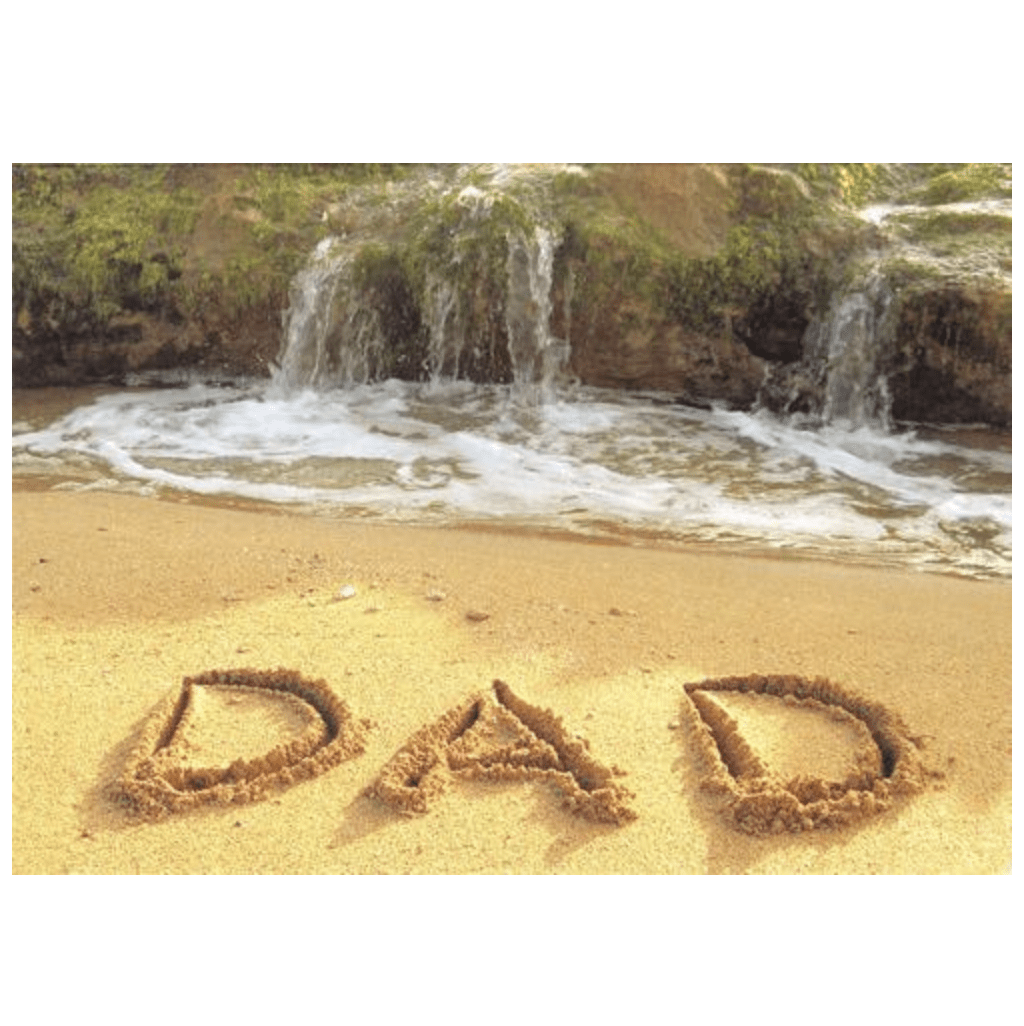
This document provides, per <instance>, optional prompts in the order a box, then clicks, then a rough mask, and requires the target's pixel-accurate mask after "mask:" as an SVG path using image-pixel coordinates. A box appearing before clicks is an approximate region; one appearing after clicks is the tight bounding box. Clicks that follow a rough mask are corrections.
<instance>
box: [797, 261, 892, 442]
mask: <svg viewBox="0 0 1024 1026" xmlns="http://www.w3.org/2000/svg"><path fill="white" fill-rule="evenodd" d="M891 306H892V293H891V291H890V290H889V287H888V285H887V284H886V282H885V280H884V279H883V278H882V277H881V276H880V275H878V274H877V273H873V274H871V275H870V276H869V277H868V279H867V281H866V282H864V283H863V284H861V285H860V286H859V287H858V288H857V289H855V290H853V291H850V292H846V293H845V294H842V295H840V296H839V297H838V298H837V300H836V301H834V302H833V305H832V309H831V310H830V312H829V315H828V316H827V317H826V318H825V319H824V320H823V321H817V322H812V323H811V325H810V326H809V327H808V329H807V333H806V335H805V336H804V360H805V361H808V362H810V363H811V364H812V365H813V366H816V367H818V368H820V371H821V372H822V373H823V375H824V384H823V397H822V409H821V414H822V419H823V420H824V422H825V423H826V424H841V425H843V426H844V427H846V428H858V427H865V426H872V427H876V428H882V429H884V430H890V429H891V428H892V418H891V413H890V411H891V406H892V400H891V397H890V394H889V387H888V383H887V380H886V374H885V371H884V357H885V354H886V353H887V352H888V350H889V349H890V347H891V344H892V341H893V332H892V327H893V326H892V319H891V318H890V317H889V313H890V309H891Z"/></svg>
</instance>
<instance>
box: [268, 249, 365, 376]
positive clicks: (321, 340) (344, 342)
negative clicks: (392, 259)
mask: <svg viewBox="0 0 1024 1026" xmlns="http://www.w3.org/2000/svg"><path fill="white" fill-rule="evenodd" d="M337 241H338V240H336V239H334V238H327V239H324V240H323V241H322V242H321V243H320V244H319V245H318V246H317V247H316V249H315V250H314V252H313V255H312V257H311V258H310V261H309V263H308V264H307V266H306V267H305V268H303V269H302V270H301V271H299V273H298V274H297V275H296V276H295V278H294V280H293V281H292V284H291V288H290V290H289V300H290V305H289V308H288V311H287V312H286V314H285V317H284V341H283V345H282V348H281V355H280V358H279V360H278V366H277V368H276V369H275V370H274V373H273V379H274V382H275V384H279V385H281V386H283V388H285V389H288V390H290V389H296V388H309V387H313V388H318V387H330V386H332V385H335V386H336V385H340V386H350V385H353V384H359V383H361V382H365V381H369V380H371V379H372V378H374V377H375V376H377V374H378V373H379V369H380V367H381V364H382V333H381V330H380V323H379V317H378V315H377V312H376V310H374V308H373V307H372V306H370V305H369V304H367V303H364V302H362V297H361V296H360V294H359V290H358V289H357V288H356V285H355V281H354V277H353V261H354V255H353V254H352V253H351V252H349V251H345V250H341V251H340V252H339V251H338V247H337V246H336V243H337Z"/></svg>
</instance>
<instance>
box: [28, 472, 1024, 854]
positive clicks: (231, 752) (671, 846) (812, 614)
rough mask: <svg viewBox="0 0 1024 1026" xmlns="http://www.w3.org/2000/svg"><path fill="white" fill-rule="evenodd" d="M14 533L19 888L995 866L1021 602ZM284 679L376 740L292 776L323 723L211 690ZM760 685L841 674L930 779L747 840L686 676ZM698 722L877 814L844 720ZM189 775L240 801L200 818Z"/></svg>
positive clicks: (321, 534)
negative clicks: (59, 880)
mask: <svg viewBox="0 0 1024 1026" xmlns="http://www.w3.org/2000/svg"><path fill="white" fill-rule="evenodd" d="M12 514H13V557H12V558H13V581H12V586H13V632H12V644H13V683H12V690H13V694H12V746H13V813H12V829H13V853H12V865H13V871H14V872H15V873H20V874H26V873H32V874H37V873H44V874H56V873H92V874H112V873H307V874H322V873H356V874H370V873H372V874H378V873H380V874H383V873H430V874H467V873H486V874H498V873H535V874H549V873H572V874H584V873H587V874H589V873H593V874H608V873H615V874H636V873H651V874H664V873H673V874H676V873H684V874H702V873H744V872H746V873H1001V872H1005V871H1007V870H1008V868H1009V865H1010V861H1011V587H1010V585H1009V584H1008V583H1006V582H984V581H973V580H963V579H956V578H950V577H942V576H938V575H928V574H917V573H910V572H905V571H899V570H883V569H868V568H862V567H853V566H844V565H835V564H829V563H822V562H813V561H807V560H799V559H790V558H782V557H774V558H757V557H751V556H737V555H727V554H719V553H709V552H707V551H706V550H704V551H680V550H678V549H665V548H656V547H650V546H648V547H642V546H632V545H611V544H596V543H592V542H585V541H580V540H571V539H564V538H554V537H539V536H535V535H533V536H527V535H522V534H516V533H510V532H498V531H490V530H487V531H485V530H469V529H455V528H446V529H427V528H412V527H407V528H403V527H397V526H382V525H377V524H369V523H360V522H353V521H341V522H339V521H330V520H326V519H318V518H314V517H309V516H301V515H291V514H285V513H281V512H278V511H264V510H257V509H252V508H243V507H238V508H231V507H228V506H221V507H216V508H215V507H212V506H209V505H201V504H196V503H190V502H184V501H170V500H165V499H157V498H154V497H140V496H130V495H117V494H109V493H100V492H69V491H38V490H31V489H28V488H22V487H20V486H19V483H18V482H15V490H14V494H13V503H12ZM342 589H346V590H345V591H342ZM279 668H280V669H284V670H287V671H290V672H291V674H292V675H293V676H294V677H296V678H298V677H301V679H302V680H304V681H322V682H323V684H324V685H325V686H326V688H327V689H328V691H329V693H330V694H332V695H333V696H335V697H336V698H337V699H338V700H339V701H340V702H341V703H343V704H344V706H345V708H346V709H347V710H348V711H349V712H350V713H351V720H350V721H349V720H346V721H345V724H343V725H342V726H341V727H340V728H339V730H340V734H341V735H344V731H345V730H346V729H349V726H350V725H352V724H356V723H358V724H362V723H363V722H364V721H369V722H368V724H367V725H366V730H365V737H363V738H362V740H361V743H359V744H353V745H351V746H349V747H346V748H344V751H343V752H341V753H340V754H339V755H338V758H336V759H331V760H321V763H318V764H317V766H315V767H313V768H312V769H310V771H309V773H308V774H307V773H305V772H304V771H303V772H298V771H295V772H294V774H293V770H294V767H295V766H298V765H299V764H300V763H301V762H302V760H303V759H304V758H307V759H308V758H313V759H314V760H315V758H316V757H317V756H316V752H317V750H319V751H321V752H323V751H324V750H326V748H325V747H320V746H328V745H329V744H331V743H332V741H331V731H332V729H333V728H332V726H331V723H330V722H328V721H331V716H330V715H328V716H326V717H325V716H323V715H322V714H321V713H318V712H317V709H316V708H315V707H314V706H312V705H310V703H309V702H306V701H304V700H303V698H302V696H301V695H295V694H291V693H288V692H287V691H281V690H277V691H273V689H271V690H269V691H268V690H266V689H261V688H259V687H250V686H246V685H245V682H244V681H243V683H242V684H241V685H238V684H232V683H231V682H225V683H220V684H218V683H216V682H213V681H212V679H211V678H209V677H204V676H203V675H206V674H209V673H210V672H211V671H219V670H234V669H248V670H250V671H253V672H254V673H255V674H257V675H260V674H264V675H265V674H268V673H269V671H276V670H278V669H279ZM754 675H789V676H795V677H800V678H806V679H807V680H808V681H811V680H814V679H816V678H826V679H827V680H829V681H831V682H834V683H835V684H836V685H838V686H840V687H842V688H844V689H847V690H848V691H849V692H850V693H851V694H854V695H856V696H859V698H858V701H860V700H861V699H862V700H863V708H864V709H866V710H870V709H875V710H882V711H883V713H884V715H885V716H889V715H890V714H891V715H892V717H894V720H893V722H897V721H898V723H899V724H900V725H901V727H900V729H901V730H902V729H903V728H904V727H905V732H906V736H907V737H908V738H911V739H912V740H911V741H910V742H908V744H911V745H912V746H913V749H912V750H913V754H914V758H915V759H919V760H920V763H921V766H923V767H924V768H925V770H926V773H925V775H924V777H923V778H922V779H923V780H924V784H923V786H921V788H920V789H919V790H916V791H914V792H913V793H907V794H902V793H899V794H894V795H892V796H891V801H889V800H888V798H886V799H885V800H884V801H882V800H879V801H875V800H874V799H871V800H868V799H865V801H867V802H868V804H870V805H871V813H872V814H871V815H865V816H861V817H859V818H858V817H856V816H855V817H853V818H852V820H851V821H850V822H849V823H846V824H845V825H843V824H841V825H838V826H837V825H828V826H825V827H822V828H808V829H796V828H794V829H789V828H788V827H785V828H784V829H782V828H780V829H778V830H777V831H771V830H769V831H766V832H754V833H748V832H745V831H744V830H743V829H738V828H737V825H736V823H735V821H734V820H731V819H730V817H729V815H728V814H727V811H728V810H727V809H726V810H725V811H723V801H724V802H725V803H726V805H727V804H728V801H729V800H731V799H730V798H729V795H728V794H725V795H724V798H723V793H717V794H715V793H711V792H709V791H708V790H707V787H706V784H707V773H706V769H707V767H706V765H704V764H703V763H702V762H701V755H700V750H699V748H700V739H699V738H698V737H697V734H696V732H695V731H696V729H697V728H695V727H694V723H695V722H697V721H694V720H693V717H692V715H690V713H691V712H692V710H691V709H690V707H689V706H687V704H686V703H688V702H689V701H690V699H689V698H688V697H687V693H686V692H685V690H684V688H685V685H687V684H688V683H691V684H692V683H694V682H700V681H708V680H718V679H722V678H733V677H748V676H754ZM186 677H191V678H200V682H199V684H197V685H196V686H194V687H192V689H191V697H190V700H189V701H190V704H189V705H188V708H187V710H186V709H185V708H184V706H182V707H181V708H180V709H179V712H180V714H181V715H180V717H179V720H178V721H176V722H175V723H173V724H171V726H170V727H168V728H167V729H164V726H166V724H164V726H161V725H160V724H156V726H154V717H158V718H159V717H160V716H165V717H166V716H167V715H169V714H168V713H167V710H168V709H171V710H172V711H173V709H174V708H175V703H176V702H177V701H178V700H179V699H180V696H181V695H182V689H183V680H184V679H185V678H186ZM262 679H263V678H262V677H260V680H262ZM282 679H283V678H282ZM288 679H289V680H290V679H292V678H291V677H289V678H288ZM252 680H256V678H255V677H254V678H252ZM495 680H500V681H502V682H505V686H506V687H507V689H508V694H511V695H512V696H513V697H512V698H507V699H506V701H505V703H504V704H503V702H502V700H501V698H502V694H504V692H500V689H499V690H498V691H495V689H494V687H493V682H494V681H495ZM175 696H177V697H175ZM473 696H483V697H482V698H477V699H474V698H473ZM710 701H714V702H716V703H717V704H718V706H719V707H720V708H721V709H722V710H724V712H725V713H727V714H728V716H729V717H731V719H732V720H733V721H735V724H736V729H735V731H734V733H735V734H736V735H737V736H739V737H741V738H742V741H743V744H745V745H746V746H747V748H749V750H750V751H751V752H753V753H755V755H756V759H757V760H758V765H760V764H763V765H764V766H765V767H768V768H770V771H771V773H772V774H774V775H775V776H776V777H777V778H778V779H784V778H788V777H790V776H793V777H799V778H801V779H803V778H805V777H809V778H812V779H819V778H820V780H822V781H826V782H828V781H831V782H833V783H835V782H836V781H842V780H844V779H846V778H847V777H850V775H851V774H855V773H856V772H858V771H862V772H863V773H865V774H867V776H866V777H865V780H866V783H867V785H870V786H873V787H874V786H876V785H877V788H876V789H878V788H880V790H879V793H881V794H888V791H887V788H888V776H887V775H891V774H892V772H893V766H892V765H886V763H887V760H888V762H890V763H891V762H892V761H893V760H892V757H891V756H887V755H886V752H885V751H884V750H883V749H884V747H885V745H884V743H883V744H881V746H879V745H878V743H877V741H876V740H873V738H872V730H871V728H870V725H869V724H867V722H866V721H863V722H862V721H861V720H859V719H858V717H857V716H856V715H854V714H852V713H849V712H842V711H840V712H834V711H833V712H830V711H829V709H827V708H826V709H823V708H820V707H817V706H813V705H810V706H809V705H807V704H806V703H804V702H803V700H796V699H793V698H792V697H791V698H790V699H789V700H788V701H783V700H782V699H781V698H779V697H777V696H773V695H745V694H739V693H732V692H729V693H724V692H715V693H714V694H713V696H712V698H711V699H710ZM474 703H475V704H474ZM517 703H518V704H517ZM339 708H340V706H339ZM858 708H859V707H858ZM453 710H455V711H456V712H453ZM458 710H461V712H459V711H458ZM449 713H451V714H452V716H451V717H449V718H448V719H445V717H446V716H447V714H449ZM865 715H866V716H867V715H868V714H867V713H865ZM488 717H489V719H488ZM868 719H870V716H868ZM332 722H333V721H332ZM439 723H443V724H448V727H444V728H443V729H441V733H440V734H437V733H431V731H430V729H428V728H431V725H437V724H439ZM346 724H347V725H348V726H346ZM553 724H554V726H552V725H553ZM452 725H454V726H452ZM353 729H355V728H353ZM147 730H149V731H150V733H149V734H147ZM444 730H448V733H447V734H444ZM442 734H443V736H442ZM900 736H901V737H902V736H903V735H902V734H901V735H900ZM416 738H419V739H420V740H419V741H416V742H415V743H414V744H413V745H412V746H411V747H410V742H411V740H413V739H416ZM424 738H426V739H427V740H426V742H424V743H425V745H426V747H424V744H421V743H420V742H422V741H423V739H424ZM147 739H148V740H147ZM431 739H433V740H431ZM342 742H344V737H343V736H342ZM342 742H338V743H342ZM140 744H141V745H142V747H144V748H145V747H146V746H147V745H148V746H149V747H150V748H152V749H154V751H146V752H143V753H142V755H143V756H148V755H153V754H155V752H156V750H157V749H159V751H160V752H161V753H162V754H159V755H158V756H157V757H156V759H155V761H153V760H151V762H152V767H155V768H152V767H151V769H152V772H153V773H154V774H155V775H156V778H157V782H156V783H155V784H154V785H153V787H154V788H156V791H154V792H153V793H157V792H159V793H165V792H166V793H170V792H169V791H166V789H168V788H170V789H171V790H172V791H174V793H175V794H177V793H179V792H182V793H183V792H185V791H189V790H191V792H193V793H194V794H196V795H198V796H199V799H197V800H196V802H195V803H193V804H189V803H187V802H186V803H184V804H182V803H180V802H179V803H177V804H175V802H173V801H172V802H170V803H169V804H170V805H171V806H173V807H172V808H169V809H167V810H164V813H163V814H162V815H144V814H142V813H141V812H140V810H139V809H138V808H135V807H133V805H132V802H131V801H130V800H129V799H130V797H131V796H130V794H128V795H126V793H125V790H124V788H123V782H124V779H125V773H126V771H128V770H131V769H132V767H135V769H138V766H139V765H141V763H137V762H133V759H136V756H138V755H139V752H138V749H139V746H140ZM716 744H717V742H716ZM303 745H305V746H306V747H305V748H303V747H302V746H303ZM161 746H162V747H161ZM417 746H418V747H417ZM359 749H361V751H360V750H359ZM413 749H414V750H415V753H416V754H415V758H412V757H411V756H410V761H409V762H408V766H409V767H411V768H410V769H409V772H408V773H407V774H406V773H405V771H404V770H402V771H401V772H398V771H396V770H395V767H396V766H399V767H401V766H403V765H405V764H404V763H402V761H401V759H402V758H403V752H405V753H406V754H408V752H410V751H413ZM275 750H276V751H278V753H279V755H277V756H274V758H273V759H271V762H272V763H273V765H270V763H268V762H266V760H265V759H264V757H265V756H266V755H267V753H270V752H273V751H275ZM907 750H908V751H910V750H911V749H907ZM744 751H746V748H745V749H744ZM280 753H283V754H280ZM311 753H312V754H311ZM725 754H726V756H728V753H725ZM712 755H713V756H714V757H715V758H716V759H717V758H718V754H717V749H715V750H713V751H712ZM396 759H397V760H398V761H397V762H396ZM261 760H262V761H261ZM275 760H276V761H275ZM872 760H874V761H872ZM143 762H145V760H144V759H143ZM172 763H174V765H176V766H178V768H179V770H180V772H178V771H174V770H173V767H172V769H168V768H167V767H168V766H170V765H171V764H172ZM726 763H728V758H725V762H724V763H723V765H724V764H726ZM232 764H234V765H235V769H234V770H233V771H230V767H231V766H232ZM146 765H149V764H148V763H147V764H146ZM197 767H200V768H203V769H205V770H210V769H211V767H212V769H213V771H214V772H213V776H215V777H218V778H219V779H220V781H221V783H220V785H219V786H221V787H223V788H225V789H226V790H224V791H223V794H224V795H228V798H227V800H224V801H213V802H207V801H206V800H205V799H206V797H208V795H207V793H206V789H208V788H209V787H210V786H212V785H213V783H214V781H213V780H212V779H206V778H203V779H198V778H196V777H194V776H193V777H190V776H189V773H190V771H192V770H195V769H196V768H197ZM389 767H390V769H389ZM467 767H469V771H468V772H467V771H466V770H467ZM133 771H134V770H133ZM229 771H230V772H229ZM264 771H266V773H267V774H270V775H273V774H277V776H274V779H273V781H272V783H271V784H270V785H269V786H268V787H267V788H266V789H265V790H263V791H261V789H260V787H258V786H255V785H257V784H259V781H260V780H261V779H262V777H261V774H263V773H264ZM143 772H149V771H146V770H143ZM232 772H233V774H234V775H233V776H232V775H231V773H232ZM766 772H767V770H766ZM176 773H177V775H175V774H176ZM281 774H284V776H281ZM389 774H390V776H389ZM396 774H397V775H396ZM559 774H561V776H559ZM292 775H294V776H295V777H296V778H297V779H295V780H294V782H292ZM382 777H384V778H386V779H389V780H391V781H392V783H394V784H395V788H397V790H396V789H395V788H392V790H390V791H389V790H388V788H387V787H382V786H381V784H380V782H381V779H382ZM151 779H153V778H151ZM878 781H881V784H878ZM428 784H429V786H428ZM161 788H164V789H165V791H160V789H161ZM231 788H234V790H231ZM602 788H605V789H606V790H607V789H609V788H612V789H619V790H615V791H614V797H615V802H613V803H611V804H609V803H608V802H605V803H604V804H602V801H601V800H598V799H600V795H599V792H600V791H601V789H602ZM175 789H177V790H175ZM403 789H404V790H403ZM428 792H429V793H428ZM608 793H609V794H611V793H612V792H611V791H608ZM389 794H390V795H394V794H399V795H404V794H409V795H412V796H413V797H412V798H410V799H409V800H408V801H406V800H405V799H400V800H398V801H389V800H385V799H386V798H387V795H389ZM416 794H421V795H423V796H424V800H423V801H422V802H420V801H418V799H416V798H415V795H416ZM573 794H575V795H576V797H577V798H579V799H582V800H580V801H575V802H574V800H573ZM595 795H597V796H598V799H595V797H594V796H595ZM592 799H594V800H592ZM403 803H404V804H403ZM616 803H618V804H616ZM854 805H855V806H856V807H857V808H861V807H862V803H860V800H859V799H858V800H857V801H855V802H854ZM627 806H628V810H629V814H628V815H621V816H617V817H616V816H613V817H611V819H610V820H609V819H608V818H607V817H606V818H605V819H602V818H601V815H587V810H588V809H590V811H591V812H593V811H594V809H601V808H604V809H608V808H615V809H619V810H620V811H621V810H622V809H625V808H627ZM150 811H152V810H150ZM799 818H800V817H797V819H799ZM616 819H617V821H616ZM804 820H805V821H806V822H807V823H810V824H812V825H813V822H812V821H813V820H814V817H813V816H806V817H804ZM786 822H787V823H788V822H790V821H788V820H787V821H786ZM794 822H795V821H794Z"/></svg>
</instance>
